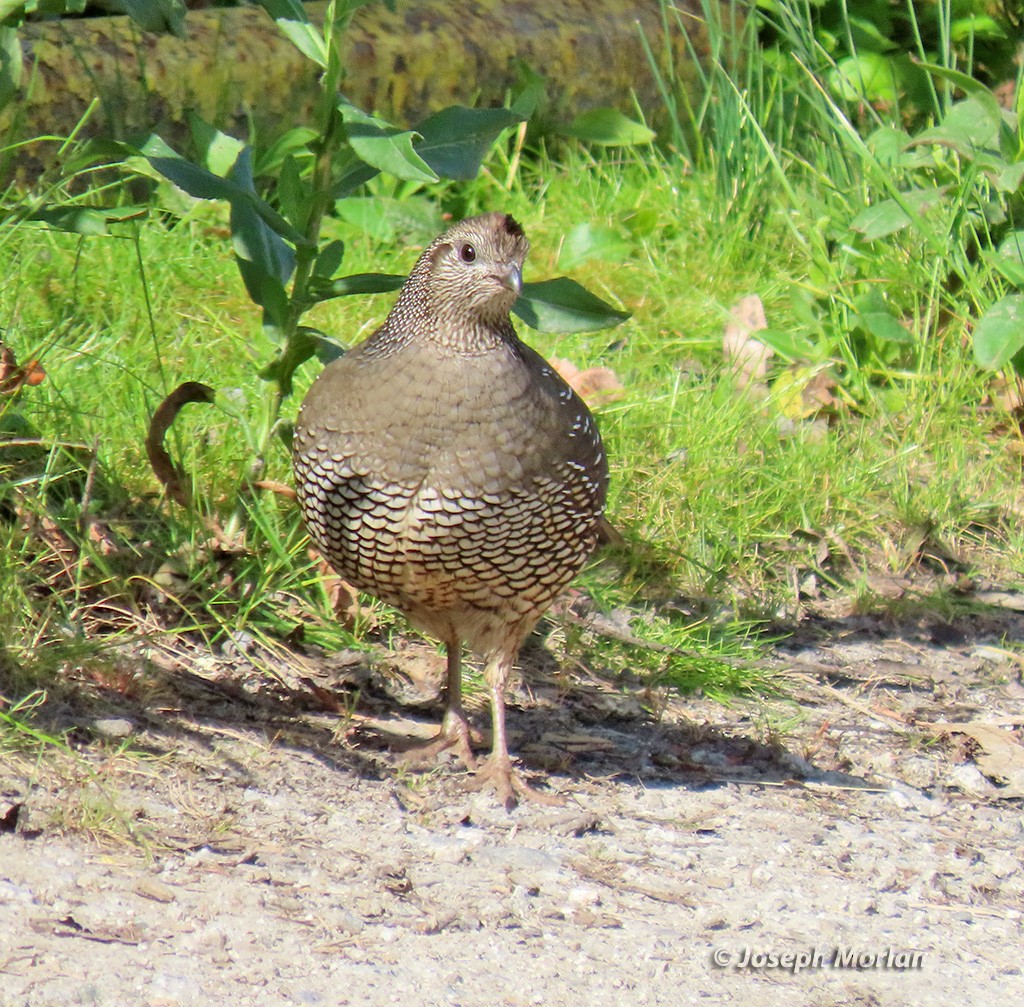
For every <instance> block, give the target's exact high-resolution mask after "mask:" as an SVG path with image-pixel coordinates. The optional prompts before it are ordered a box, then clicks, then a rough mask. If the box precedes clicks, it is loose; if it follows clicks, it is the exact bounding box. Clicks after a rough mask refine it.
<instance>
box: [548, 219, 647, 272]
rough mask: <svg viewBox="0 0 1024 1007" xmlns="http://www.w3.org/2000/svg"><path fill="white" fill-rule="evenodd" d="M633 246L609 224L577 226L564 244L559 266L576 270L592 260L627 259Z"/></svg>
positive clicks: (559, 254) (566, 237) (559, 256)
mask: <svg viewBox="0 0 1024 1007" xmlns="http://www.w3.org/2000/svg"><path fill="white" fill-rule="evenodd" d="M630 251H631V245H630V243H629V241H627V240H626V239H625V238H624V237H623V236H622V235H621V234H620V233H619V232H618V231H616V230H615V228H614V227H609V226H608V225H607V224H590V223H583V224H577V225H576V226H575V227H574V228H573V229H572V230H571V231H570V232H569V233H568V234H567V235H566V236H565V240H564V241H563V242H562V247H561V249H560V250H559V253H558V264H559V266H561V267H562V268H563V269H575V268H576V267H577V266H579V265H580V264H581V263H584V262H588V261H590V260H591V259H601V260H603V261H605V262H608V261H615V260H620V261H621V260H622V259H625V258H626V257H627V256H628V255H629V253H630Z"/></svg>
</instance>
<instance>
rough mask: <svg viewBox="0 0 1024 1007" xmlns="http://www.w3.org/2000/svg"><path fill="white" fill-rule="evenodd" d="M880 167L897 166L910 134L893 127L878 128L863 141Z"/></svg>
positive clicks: (908, 141)
mask: <svg viewBox="0 0 1024 1007" xmlns="http://www.w3.org/2000/svg"><path fill="white" fill-rule="evenodd" d="M864 143H865V145H866V146H867V148H868V150H870V151H871V153H872V154H874V155H875V159H876V160H877V161H878V163H879V164H880V165H882V167H886V168H891V167H895V166H896V165H898V164H899V163H900V161H901V159H902V157H903V152H904V151H905V150H906V148H907V146H908V144H909V143H910V134H909V133H907V132H906V131H905V130H902V129H897V128H896V127H895V126H880V127H879V128H878V129H876V130H874V132H872V133H871V135H870V136H868V138H867V139H866V140H865V141H864Z"/></svg>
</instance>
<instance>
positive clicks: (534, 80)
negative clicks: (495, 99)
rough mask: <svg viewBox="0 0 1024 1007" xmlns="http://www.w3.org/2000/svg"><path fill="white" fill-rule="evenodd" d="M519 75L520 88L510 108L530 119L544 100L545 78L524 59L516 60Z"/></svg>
mask: <svg viewBox="0 0 1024 1007" xmlns="http://www.w3.org/2000/svg"><path fill="white" fill-rule="evenodd" d="M514 64H515V68H516V73H517V74H518V76H519V88H518V90H517V91H516V92H515V97H513V99H512V101H511V102H510V103H509V108H511V109H512V111H513V112H516V113H517V114H518V115H521V116H522V117H523V118H524V119H529V118H530V116H532V115H533V113H534V112H536V111H537V108H538V106H539V105H540V104H541V103H542V102H543V101H544V98H545V96H546V94H547V87H546V84H545V80H544V78H543V77H542V76H541V75H540V74H539V73H537V71H536V70H534V69H533V67H532V66H530V64H529V63H527V62H525V61H524V60H521V59H517V60H515V61H514Z"/></svg>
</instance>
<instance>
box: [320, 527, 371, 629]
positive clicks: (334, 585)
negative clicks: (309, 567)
mask: <svg viewBox="0 0 1024 1007" xmlns="http://www.w3.org/2000/svg"><path fill="white" fill-rule="evenodd" d="M309 558H310V559H311V560H313V562H314V563H316V565H317V570H318V571H319V573H320V579H321V581H323V585H324V590H325V591H326V592H327V600H328V601H329V602H330V604H331V610H332V611H333V612H334V615H335V618H336V619H337V620H338V622H340V623H341V625H342V627H343V628H344V629H347V630H352V629H354V628H355V625H356V619H357V618H358V617H359V592H358V591H357V590H356V589H355V588H354V587H353V586H352V585H351V584H350V583H349V582H348V581H347V580H342V579H341V578H340V577H339V576H338V575H337V574H336V573H335V572H334V568H333V567H332V566H331V565H330V563H328V562H327V560H325V559H324V558H323V556H321V555H320V553H319V552H317V550H316V549H314V548H313V547H312V546H310V549H309Z"/></svg>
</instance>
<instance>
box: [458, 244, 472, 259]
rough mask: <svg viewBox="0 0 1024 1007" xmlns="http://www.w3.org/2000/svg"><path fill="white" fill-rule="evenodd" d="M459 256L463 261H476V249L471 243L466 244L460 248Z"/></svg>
mask: <svg viewBox="0 0 1024 1007" xmlns="http://www.w3.org/2000/svg"><path fill="white" fill-rule="evenodd" d="M459 257H460V258H461V259H462V261H463V262H476V249H475V248H474V247H473V246H472V245H470V244H465V245H463V246H462V248H460V249H459Z"/></svg>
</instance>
